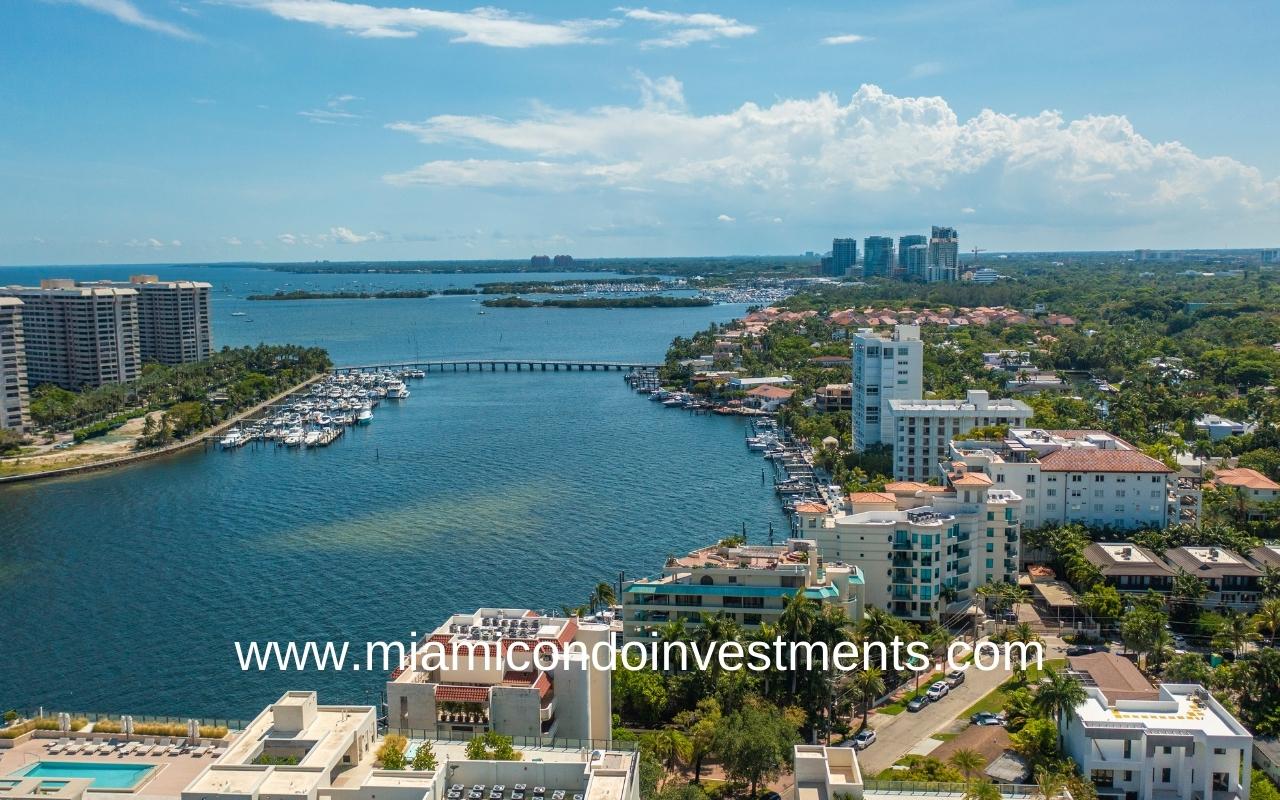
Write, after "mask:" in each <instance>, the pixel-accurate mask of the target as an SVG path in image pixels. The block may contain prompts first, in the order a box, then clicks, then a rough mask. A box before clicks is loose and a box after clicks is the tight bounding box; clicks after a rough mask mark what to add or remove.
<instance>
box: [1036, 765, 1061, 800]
mask: <svg viewBox="0 0 1280 800" xmlns="http://www.w3.org/2000/svg"><path fill="white" fill-rule="evenodd" d="M1066 784H1067V782H1066V779H1065V778H1064V777H1063V776H1062V774H1061V773H1058V772H1054V771H1053V770H1051V769H1049V768H1048V767H1036V787H1037V788H1039V789H1040V797H1041V800H1053V798H1055V797H1057V796H1058V795H1060V794H1062V790H1063V789H1065V788H1066Z"/></svg>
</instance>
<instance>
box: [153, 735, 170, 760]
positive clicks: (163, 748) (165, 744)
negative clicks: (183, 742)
mask: <svg viewBox="0 0 1280 800" xmlns="http://www.w3.org/2000/svg"><path fill="white" fill-rule="evenodd" d="M171 744H173V739H171V738H169V737H168V736H166V737H164V738H163V739H161V740H160V741H159V743H158V744H156V746H155V747H153V748H151V755H153V756H162V755H164V754H165V753H167V752H169V745H171Z"/></svg>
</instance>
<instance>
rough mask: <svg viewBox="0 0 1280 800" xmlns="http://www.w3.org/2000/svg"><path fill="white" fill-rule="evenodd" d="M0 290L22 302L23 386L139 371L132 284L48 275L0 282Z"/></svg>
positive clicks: (131, 376)
mask: <svg viewBox="0 0 1280 800" xmlns="http://www.w3.org/2000/svg"><path fill="white" fill-rule="evenodd" d="M0 296H7V297H16V298H18V299H19V300H21V301H22V303H23V306H22V328H23V336H24V340H25V342H24V344H25V349H26V358H27V385H28V386H29V387H35V386H39V385H40V384H43V383H52V384H56V385H57V386H61V387H63V388H64V389H81V388H85V387H90V388H92V387H96V386H101V385H103V384H104V383H128V382H129V381H132V380H136V379H137V377H138V376H139V375H140V374H141V371H142V354H141V345H140V343H139V339H138V292H137V291H136V290H135V289H123V288H117V287H109V286H77V285H76V283H75V281H72V280H64V279H53V280H42V281H40V286H39V287H25V286H8V287H0Z"/></svg>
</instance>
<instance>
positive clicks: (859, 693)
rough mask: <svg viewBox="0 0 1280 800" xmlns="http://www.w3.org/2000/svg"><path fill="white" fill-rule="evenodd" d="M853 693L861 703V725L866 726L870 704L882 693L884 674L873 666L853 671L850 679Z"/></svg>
mask: <svg viewBox="0 0 1280 800" xmlns="http://www.w3.org/2000/svg"><path fill="white" fill-rule="evenodd" d="M850 683H851V684H852V686H853V693H854V695H855V696H856V697H857V698H858V702H859V703H861V704H862V727H863V728H865V727H867V717H868V715H870V713H871V704H872V703H874V702H875V701H876V698H878V697H880V696H881V695H882V694H884V689H885V687H884V675H883V674H881V672H880V670H878V669H876V668H875V667H865V668H864V669H863V670H862V671H861V672H857V673H854V676H853V679H852V681H850Z"/></svg>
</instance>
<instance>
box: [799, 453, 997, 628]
mask: <svg viewBox="0 0 1280 800" xmlns="http://www.w3.org/2000/svg"><path fill="white" fill-rule="evenodd" d="M1021 510H1022V498H1021V497H1020V496H1019V495H1018V494H1017V493H1015V492H1013V491H1011V490H1009V489H1001V488H997V487H996V486H994V485H993V483H992V481H991V479H990V478H989V477H987V476H986V475H983V474H981V473H970V472H967V471H965V469H964V468H963V466H961V467H959V468H958V469H957V470H955V471H954V472H952V473H951V474H949V475H947V476H946V485H944V486H929V485H927V484H923V483H918V482H910V481H903V482H897V483H890V484H888V485H887V486H886V487H885V491H884V492H869V493H860V494H857V495H853V496H852V498H851V502H850V513H847V514H840V515H835V514H831V513H829V512H827V511H826V510H825V507H810V508H806V507H804V506H801V507H799V508H797V509H796V512H797V513H796V517H797V519H798V524H799V526H800V533H801V535H803V536H805V537H806V538H809V539H812V540H813V541H815V542H817V544H818V550H819V552H820V553H821V554H822V556H823V557H824V558H827V559H836V560H841V561H847V562H850V563H853V564H856V565H857V566H858V567H860V568H861V570H862V576H863V580H864V582H865V588H864V591H865V593H866V603H867V605H868V606H875V607H877V608H881V609H884V610H886V611H890V612H892V613H893V614H894V615H896V616H899V617H903V618H906V619H917V620H925V619H939V618H941V617H942V616H944V615H946V614H948V613H955V612H956V611H957V610H960V609H964V608H966V607H967V606H968V605H969V604H970V603H972V602H973V600H974V598H975V597H976V590H977V588H978V587H979V586H981V585H982V584H984V583H999V582H1006V583H1012V582H1014V581H1016V580H1017V574H1018V558H1019V536H1020V533H1021Z"/></svg>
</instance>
